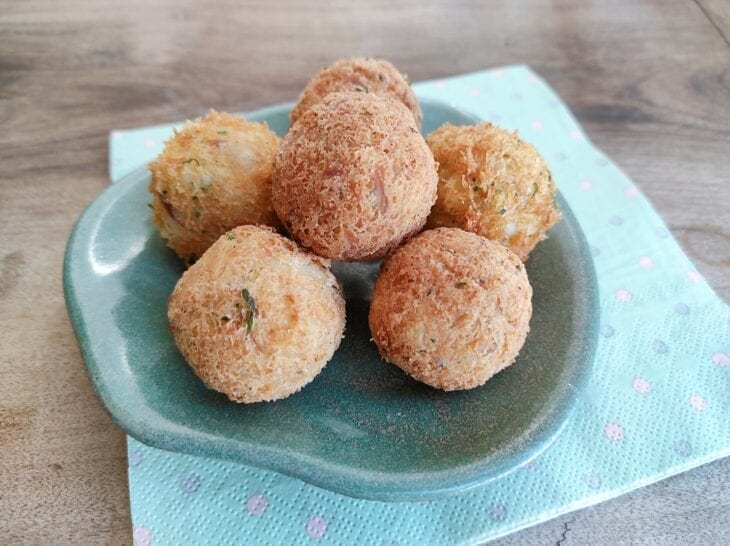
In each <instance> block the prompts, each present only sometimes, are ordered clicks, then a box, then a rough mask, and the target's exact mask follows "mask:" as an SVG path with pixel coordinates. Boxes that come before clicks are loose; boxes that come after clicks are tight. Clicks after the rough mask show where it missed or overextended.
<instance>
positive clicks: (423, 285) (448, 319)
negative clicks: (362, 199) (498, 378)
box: [369, 228, 532, 391]
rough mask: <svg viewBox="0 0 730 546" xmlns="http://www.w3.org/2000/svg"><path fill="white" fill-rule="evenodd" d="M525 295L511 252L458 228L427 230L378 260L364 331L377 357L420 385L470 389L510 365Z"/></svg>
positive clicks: (521, 330) (522, 330)
mask: <svg viewBox="0 0 730 546" xmlns="http://www.w3.org/2000/svg"><path fill="white" fill-rule="evenodd" d="M531 298H532V288H531V286H530V283H529V282H528V280H527V273H526V272H525V267H524V265H523V264H522V262H521V261H520V259H519V258H518V257H517V256H516V255H515V254H514V253H513V252H512V251H510V250H508V249H507V248H505V247H503V246H502V245H500V244H499V243H496V242H494V241H490V240H488V239H485V238H484V237H480V236H479V235H476V234H474V233H469V232H467V231H463V230H461V229H458V228H438V229H434V230H428V231H424V232H423V233H421V234H420V235H418V236H417V237H414V238H413V239H412V240H411V241H409V242H408V243H406V244H405V245H403V246H402V247H401V248H399V249H398V250H396V251H395V252H394V253H393V254H392V255H391V256H389V257H388V258H386V260H385V261H384V262H383V264H382V266H381V269H380V274H379V276H378V278H377V281H376V282H375V288H374V291H373V298H372V302H371V304H370V315H369V323H370V331H371V333H372V336H373V341H375V343H376V345H377V346H378V349H379V350H380V354H381V355H382V356H383V358H385V359H386V360H388V361H390V362H392V363H393V364H395V365H396V366H399V367H400V368H402V369H403V370H404V371H405V372H407V373H408V374H409V375H411V376H412V377H414V378H415V379H417V380H418V381H422V382H423V383H426V384H428V385H431V386H432V387H436V388H438V389H443V390H445V391H452V390H461V389H471V388H474V387H478V386H479V385H483V384H484V383H485V382H486V381H487V379H489V378H490V377H492V376H493V375H494V374H495V373H497V372H499V371H500V370H502V369H504V368H506V367H507V366H509V365H510V364H512V363H513V362H514V360H515V357H516V356H517V353H518V352H519V350H520V349H521V348H522V345H523V344H524V342H525V338H526V336H527V332H528V331H529V323H530V316H531V315H532V302H531Z"/></svg>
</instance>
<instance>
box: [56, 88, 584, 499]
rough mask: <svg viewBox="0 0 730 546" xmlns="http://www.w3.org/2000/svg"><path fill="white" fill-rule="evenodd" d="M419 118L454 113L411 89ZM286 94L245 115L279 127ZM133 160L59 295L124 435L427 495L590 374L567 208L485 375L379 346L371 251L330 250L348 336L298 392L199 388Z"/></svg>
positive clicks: (452, 481) (406, 495) (176, 268)
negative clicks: (252, 394)
mask: <svg viewBox="0 0 730 546" xmlns="http://www.w3.org/2000/svg"><path fill="white" fill-rule="evenodd" d="M423 109H424V114H425V119H424V130H425V131H429V130H431V129H433V128H435V127H437V126H439V125H441V124H442V123H444V122H446V121H451V122H454V123H462V124H463V123H473V122H474V121H475V120H473V119H471V118H469V117H468V116H466V115H465V114H463V113H461V112H458V111H456V110H453V109H451V108H448V107H446V106H443V105H439V104H436V103H429V102H425V103H424V104H423ZM288 111H289V105H284V106H281V107H276V108H269V109H266V110H261V111H259V112H256V113H253V114H251V115H249V116H248V117H249V118H250V119H258V120H265V121H268V123H269V125H270V126H271V127H272V128H273V129H274V130H275V131H277V132H278V133H280V134H282V133H284V132H285V131H286V129H287V126H288ZM147 184H148V174H147V171H146V169H145V168H141V169H139V170H137V171H136V172H134V173H132V174H130V175H129V176H128V177H127V178H125V179H124V180H121V181H120V182H118V183H116V184H114V185H112V186H111V187H109V188H108V189H107V190H105V191H104V192H102V193H101V194H100V195H99V196H98V197H97V198H96V200H95V201H94V202H93V203H92V204H91V205H90V206H89V207H88V208H87V209H86V211H85V212H84V213H83V214H82V216H81V218H80V219H79V220H78V223H77V224H76V227H75V229H74V231H73V234H72V235H71V239H70V240H69V243H68V248H67V250H66V260H65V266H64V288H65V293H66V303H67V306H68V310H69V315H70V316H71V321H72V323H73V327H74V330H75V332H76V336H77V337H78V340H79V344H80V346H81V351H82V353H83V357H84V360H85V361H86V366H87V368H88V373H89V376H90V378H91V382H92V384H93V386H94V389H95V390H96V393H97V395H98V396H99V399H100V400H101V402H102V404H103V405H104V407H105V408H106V409H107V411H108V412H109V413H110V414H111V416H112V418H113V419H114V420H115V421H116V423H117V424H118V425H119V426H120V427H121V428H122V429H124V430H125V431H126V432H127V433H128V434H130V435H131V436H133V437H134V438H137V439H138V440H140V441H142V442H144V443H145V444H148V445H150V446H154V447H158V448H162V449H167V450H171V451H180V452H185V453H191V454H194V455H200V456H204V457H217V458H223V459H230V460H234V461H239V462H241V463H245V464H249V465H255V466H259V467H263V468H268V469H272V470H276V471H279V472H282V473H284V474H288V475H290V476H294V477H296V478H300V479H302V480H304V481H306V482H309V483H312V484H314V485H318V486H320V487H324V488H326V489H330V490H332V491H336V492H339V493H343V494H346V495H350V496H353V497H363V498H369V499H378V500H388V501H396V500H398V501H402V500H426V499H432V498H437V497H441V496H445V495H449V494H454V493H458V492H462V491H464V490H466V489H469V488H471V487H475V486H478V485H483V484H485V483H487V482H489V481H490V480H493V479H494V478H496V477H498V476H500V475H503V474H505V473H507V472H509V471H511V470H513V469H515V468H516V467H518V466H520V465H522V464H525V463H526V462H528V461H529V460H530V459H532V458H534V457H536V456H537V455H538V454H539V453H540V452H541V451H542V450H544V449H545V448H546V447H547V446H548V445H549V444H550V442H551V441H552V440H553V439H554V438H555V437H556V436H557V435H558V433H559V432H560V430H561V428H562V427H563V426H564V424H565V423H566V421H567V419H568V418H569V414H570V410H571V408H572V406H573V404H574V402H575V399H576V397H577V396H578V395H579V393H580V391H581V389H582V388H583V385H584V384H585V382H586V379H587V377H588V375H589V373H590V368H591V365H592V360H593V354H594V349H595V345H596V338H597V320H598V295H597V294H598V293H597V289H596V281H595V276H594V272H593V265H592V261H591V257H590V253H589V251H588V247H587V244H586V241H585V239H584V237H583V235H582V233H581V231H580V229H579V227H578V224H577V222H576V220H575V218H574V217H573V214H572V213H571V212H570V210H569V209H568V206H567V205H566V203H565V202H564V201H563V200H562V199H560V205H561V207H562V209H563V212H564V220H563V221H562V222H561V223H560V224H558V225H557V226H556V227H555V228H553V230H552V231H551V233H550V238H549V239H548V240H546V241H544V242H542V243H541V244H540V245H538V247H537V249H536V250H535V251H534V252H533V254H532V255H531V257H530V259H529V261H528V263H527V271H528V274H529V277H530V281H531V282H532V285H533V288H534V298H533V306H534V314H533V317H532V321H531V331H530V334H529V336H528V338H527V342H526V344H525V347H524V348H523V350H522V352H521V353H520V355H519V357H518V359H517V362H516V363H515V364H514V365H513V366H511V367H510V368H508V369H507V370H505V371H503V372H502V373H500V374H498V375H497V376H496V377H494V378H493V379H491V380H490V381H489V382H488V383H487V384H486V385H485V386H483V387H481V388H478V389H474V390H471V391H466V392H452V393H444V392H440V391H437V390H434V389H431V388H429V387H427V386H425V385H422V384H420V383H417V382H416V381H414V380H412V379H411V378H409V377H408V376H407V375H406V374H405V373H403V372H402V371H400V370H399V369H398V368H396V367H395V366H392V365H390V364H387V363H385V362H383V361H382V360H380V358H379V357H378V353H377V350H376V348H375V346H374V345H373V344H372V343H371V342H370V332H369V331H368V325H367V311H368V300H369V294H370V289H371V286H372V283H373V280H374V278H375V275H376V273H377V264H354V265H344V264H335V267H334V269H335V272H336V274H337V275H338V276H339V277H340V279H341V280H342V281H343V284H344V285H345V291H346V296H347V330H346V334H345V339H344V340H343V342H342V345H341V346H340V348H339V350H338V351H337V353H336V354H335V356H334V358H333V360H332V361H331V362H330V363H329V364H328V365H327V367H326V368H325V369H324V371H323V372H322V373H321V374H320V375H319V376H318V377H317V378H316V379H315V380H314V382H313V383H311V384H310V385H308V386H307V387H306V388H304V389H303V390H302V391H301V392H299V393H298V394H295V395H294V396H291V397H290V398H287V399H286V400H281V401H278V402H274V403H262V404H254V405H238V404H234V403H232V402H229V401H228V400H227V399H226V398H225V397H224V396H223V395H221V394H218V393H216V392H214V391H211V390H208V389H207V388H205V387H204V386H203V384H202V383H201V382H200V381H199V380H198V379H197V378H196V377H195V375H193V373H192V371H191V370H190V368H189V367H188V366H187V364H186V363H185V361H184V360H183V358H182V357H181V355H180V354H179V353H178V351H177V349H176V348H175V344H174V342H173V340H172V337H171V336H170V333H169V330H168V324H167V316H166V303H167V298H168V296H169V294H170V292H171V291H172V289H173V286H174V285H175V282H176V281H177V279H178V277H179V276H180V274H181V273H182V271H183V268H182V266H181V264H180V262H179V261H178V259H177V258H176V257H175V256H174V255H173V253H172V252H171V251H170V250H168V249H167V248H166V247H165V244H164V242H163V241H162V239H161V238H160V237H159V236H158V234H157V232H156V231H155V229H154V227H153V225H152V222H151V220H150V214H149V210H148V208H147V203H148V201H149V197H148V194H147Z"/></svg>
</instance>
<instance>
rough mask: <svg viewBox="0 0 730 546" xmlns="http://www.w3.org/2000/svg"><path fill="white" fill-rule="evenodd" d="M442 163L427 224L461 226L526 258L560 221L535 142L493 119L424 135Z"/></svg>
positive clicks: (548, 180)
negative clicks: (533, 143) (527, 140)
mask: <svg viewBox="0 0 730 546" xmlns="http://www.w3.org/2000/svg"><path fill="white" fill-rule="evenodd" d="M426 140H427V142H428V145H429V146H430V147H431V151H432V152H433V154H434V157H435V158H436V161H437V162H438V164H439V187H438V199H437V200H436V205H435V206H434V207H433V210H432V211H431V215H430V216H429V218H428V227H430V228H433V227H439V226H445V227H459V228H462V229H465V230H467V231H473V232H474V233H478V234H479V235H483V236H484V237H486V238H488V239H492V240H494V241H498V242H500V243H502V244H503V245H505V246H507V247H509V248H510V249H511V250H512V251H513V252H514V253H515V254H517V255H518V256H519V257H520V259H521V260H522V261H525V260H526V259H527V256H528V255H529V253H530V251H531V250H532V249H533V248H534V247H535V245H536V244H537V243H538V242H540V241H541V240H542V239H544V238H545V236H546V235H545V233H546V232H547V230H548V229H550V228H551V227H552V226H553V225H554V224H556V223H557V222H558V221H559V220H560V211H559V210H558V208H557V204H556V203H555V193H556V191H557V190H556V188H555V184H554V183H553V179H552V175H551V174H550V170H549V169H548V166H547V165H546V164H545V161H544V160H543V158H542V157H541V156H540V153H539V152H538V151H537V150H536V149H535V147H534V146H532V145H531V144H528V143H527V142H525V141H523V140H521V139H520V138H519V137H518V136H517V133H516V132H514V133H510V132H509V131H505V130H504V129H500V128H499V127H496V126H494V125H492V124H491V123H482V124H479V125H473V126H459V127H457V126H454V125H451V124H446V125H444V126H442V127H439V128H438V129H436V130H435V131H434V132H433V133H431V134H430V135H429V136H428V138H427V139H426Z"/></svg>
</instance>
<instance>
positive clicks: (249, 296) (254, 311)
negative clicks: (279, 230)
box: [168, 226, 345, 403]
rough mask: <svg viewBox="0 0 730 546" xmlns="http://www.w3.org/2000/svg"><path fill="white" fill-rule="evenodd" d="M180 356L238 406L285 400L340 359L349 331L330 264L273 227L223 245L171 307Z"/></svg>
mask: <svg viewBox="0 0 730 546" xmlns="http://www.w3.org/2000/svg"><path fill="white" fill-rule="evenodd" d="M168 318H169V320H170V329H171V331H172V334H173V337H174V338H175V343H176V344H177V346H178V348H179V349H180V352H181V353H182V354H183V356H184V357H185V359H186V360H187V361H188V363H189V364H190V366H191V367H192V368H193V370H194V371H195V373H196V374H197V376H198V377H200V379H202V380H203V382H205V384H206V385H207V386H208V387H210V388H212V389H215V390H217V391H220V392H222V393H224V394H226V395H227V396H228V397H229V398H230V399H231V400H234V401H236V402H245V403H250V402H259V401H268V400H277V399H279V398H285V397H287V396H289V395H290V394H292V393H294V392H297V391H298V390H299V389H301V388H302V387H303V386H304V385H306V384H307V383H309V382H310V381H312V379H314V377H315V376H316V375H317V374H318V373H319V372H320V371H321V370H322V368H323V367H324V366H325V364H326V363H327V362H328V361H329V360H330V359H331V358H332V355H333V354H334V352H335V350H336V349H337V347H338V346H339V344H340V340H341V338H342V332H343V330H344V327H345V303H344V299H343V297H342V290H341V288H340V285H339V284H338V282H337V280H336V279H335V277H334V275H332V273H331V272H330V270H329V261H328V260H324V259H322V258H319V257H317V256H313V255H311V254H308V253H306V252H303V251H302V250H300V249H299V248H297V245H296V244H295V243H293V242H292V241H290V240H288V239H286V238H285V237H282V236H281V235H278V234H276V233H275V232H274V230H273V229H271V228H265V227H258V226H241V227H238V228H235V229H233V230H231V231H229V232H227V233H226V234H224V235H223V236H221V237H220V239H218V240H217V241H216V242H215V243H214V244H213V246H211V247H210V248H209V249H208V250H207V251H206V252H205V254H203V256H202V257H201V258H200V259H199V260H198V261H197V262H196V263H195V264H194V265H193V266H192V267H190V269H188V270H187V271H186V272H185V273H184V274H183V276H182V278H181V279H180V280H179V281H178V283H177V285H176V286H175V290H174V291H173V293H172V295H171V296H170V301H169V303H168Z"/></svg>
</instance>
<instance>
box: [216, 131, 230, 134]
mask: <svg viewBox="0 0 730 546" xmlns="http://www.w3.org/2000/svg"><path fill="white" fill-rule="evenodd" d="M218 134H219V135H227V134H228V131H218Z"/></svg>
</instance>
